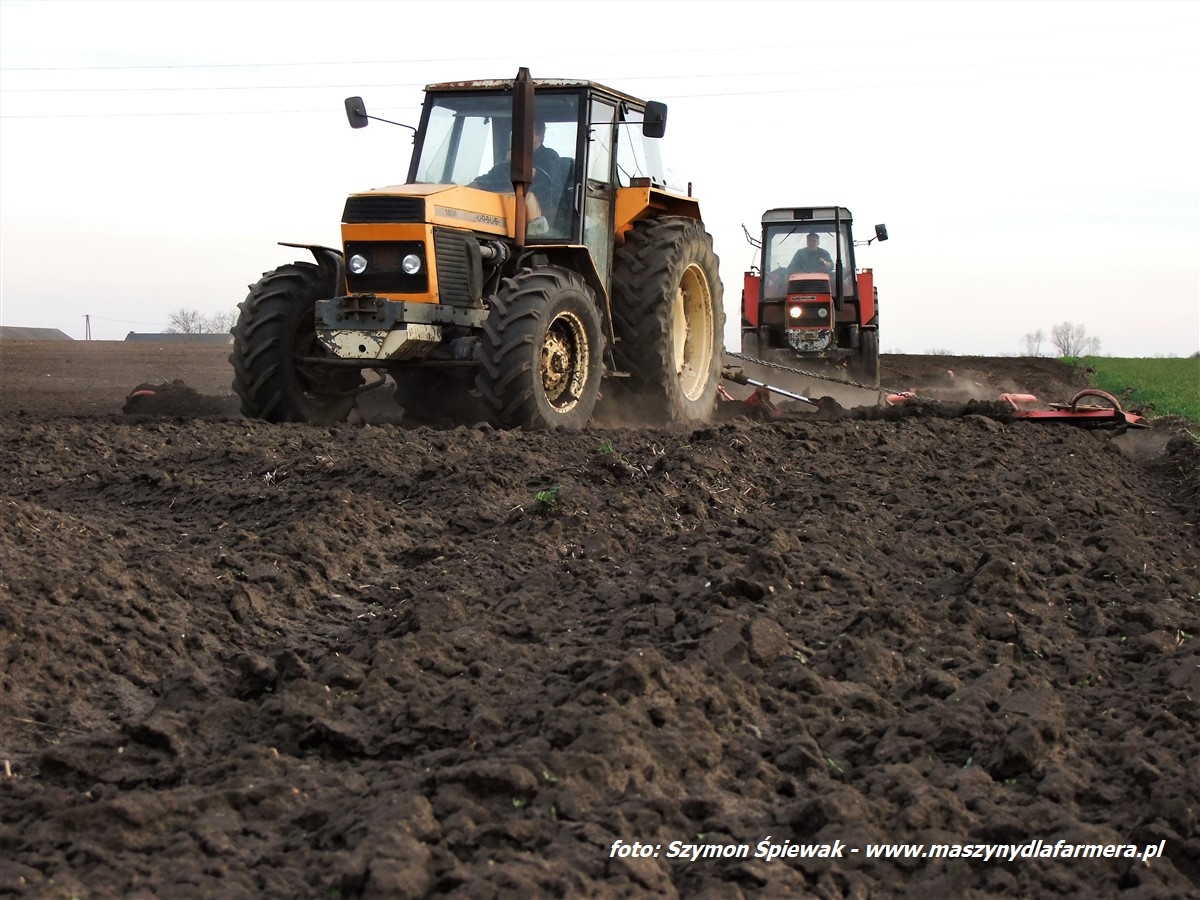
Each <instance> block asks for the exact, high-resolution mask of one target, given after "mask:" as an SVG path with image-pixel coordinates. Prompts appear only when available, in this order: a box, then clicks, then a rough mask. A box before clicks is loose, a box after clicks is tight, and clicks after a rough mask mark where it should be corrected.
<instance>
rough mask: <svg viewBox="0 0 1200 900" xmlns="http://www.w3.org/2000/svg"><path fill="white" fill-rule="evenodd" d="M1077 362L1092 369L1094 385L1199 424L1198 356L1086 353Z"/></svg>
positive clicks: (1156, 410)
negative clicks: (1123, 356) (1129, 356)
mask: <svg viewBox="0 0 1200 900" xmlns="http://www.w3.org/2000/svg"><path fill="white" fill-rule="evenodd" d="M1079 362H1080V364H1081V365H1083V366H1086V367H1088V368H1090V369H1092V370H1093V371H1094V372H1095V375H1093V376H1092V382H1093V383H1094V384H1095V385H1096V386H1097V387H1099V388H1101V389H1102V390H1105V391H1108V392H1109V393H1110V394H1113V395H1114V396H1117V397H1121V398H1122V399H1123V401H1124V402H1126V403H1128V404H1131V405H1132V404H1137V405H1142V406H1145V407H1147V408H1148V409H1150V410H1153V411H1154V412H1155V413H1157V414H1158V415H1177V416H1186V417H1187V418H1189V419H1191V420H1192V421H1193V422H1196V423H1197V424H1200V359H1195V358H1191V359H1115V358H1112V357H1107V356H1089V357H1085V358H1084V359H1081V360H1080V361H1079Z"/></svg>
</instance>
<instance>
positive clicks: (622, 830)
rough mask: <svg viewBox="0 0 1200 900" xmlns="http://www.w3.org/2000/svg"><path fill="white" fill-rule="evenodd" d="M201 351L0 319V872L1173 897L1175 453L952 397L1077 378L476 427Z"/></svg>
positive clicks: (1179, 640) (1193, 484)
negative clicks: (283, 416) (56, 337)
mask: <svg viewBox="0 0 1200 900" xmlns="http://www.w3.org/2000/svg"><path fill="white" fill-rule="evenodd" d="M226 353H227V350H226V349H225V348H219V347H217V348H213V347H198V348H187V347H145V346H130V345H122V344H102V345H93V344H83V343H78V344H75V343H64V344H61V345H59V344H56V345H50V344H41V345H32V344H18V343H13V342H4V343H0V376H2V377H0V462H2V464H3V470H4V472H5V475H6V478H5V481H4V486H3V489H2V491H3V493H2V496H0V660H2V661H3V662H2V664H0V668H2V671H0V696H2V697H3V706H2V708H0V715H2V717H3V718H2V720H0V721H2V722H3V728H2V729H0V760H3V771H2V773H0V893H4V894H6V895H12V896H28V897H73V896H74V897H81V898H89V897H97V898H99V897H115V896H121V897H125V896H136V897H182V898H187V897H205V898H208V897H223V898H241V897H297V898H300V897H304V898H307V897H313V898H332V897H341V898H348V897H380V898H383V897H386V898H396V897H423V896H455V897H471V898H475V897H510V896H511V897H538V896H544V897H629V896H662V897H695V896H703V897H730V898H738V897H762V898H776V897H784V896H788V897H806V896H812V897H822V898H850V897H854V898H873V897H895V896H920V897H1046V896H1052V897H1077V898H1089V900H1090V898H1097V897H1100V898H1104V897H1122V898H1191V897H1196V896H1197V895H1198V894H1200V862H1198V860H1200V778H1198V777H1197V774H1198V766H1200V752H1198V749H1197V741H1196V734H1197V732H1198V731H1200V706H1198V704H1197V697H1198V692H1200V637H1197V635H1200V572H1198V569H1197V565H1198V563H1197V560H1198V559H1200V552H1198V548H1197V536H1198V530H1197V522H1198V521H1200V456H1198V450H1197V444H1196V443H1195V441H1194V440H1193V439H1191V438H1189V437H1187V436H1186V435H1183V434H1176V433H1175V431H1173V430H1172V429H1171V428H1169V427H1166V426H1163V427H1161V428H1160V427H1155V428H1151V429H1148V430H1145V431H1141V432H1136V431H1129V432H1126V433H1124V434H1113V433H1111V432H1104V431H1087V430H1083V429H1079V428H1075V427H1073V426H1068V425H1061V424H1046V423H1033V422H1027V421H1013V420H1012V418H1011V417H1007V416H1005V415H1004V413H1003V407H1001V406H1000V405H999V404H996V403H992V402H988V401H989V400H992V399H994V398H995V397H996V396H997V395H998V393H999V392H1001V391H1017V392H1029V393H1034V394H1036V395H1037V396H1038V397H1039V398H1041V399H1043V400H1045V401H1050V400H1066V399H1069V397H1070V395H1071V394H1072V393H1073V392H1074V391H1075V390H1077V389H1078V388H1079V387H1080V385H1079V384H1077V383H1075V381H1074V378H1075V376H1074V374H1073V371H1072V369H1071V368H1070V367H1067V366H1065V365H1063V364H1062V363H1060V362H1058V361H1055V360H1045V359H1015V358H1014V359H997V360H990V359H978V358H972V359H955V358H949V357H945V358H940V357H911V356H903V357H901V356H885V357H883V381H884V383H885V384H887V385H889V386H892V387H895V388H897V389H905V390H913V391H915V392H918V393H920V394H921V395H922V396H924V397H935V398H938V399H940V400H941V401H942V402H940V403H934V402H924V401H923V402H919V403H913V404H907V405H905V406H902V407H895V408H892V409H881V408H878V407H868V408H863V409H851V410H849V411H846V412H837V411H836V410H835V409H834V408H833V407H826V408H825V409H823V410H822V412H820V413H812V414H803V413H799V412H798V411H796V410H792V409H789V410H788V411H789V412H792V413H794V414H793V415H791V416H789V417H788V418H785V419H781V420H771V421H763V420H758V419H753V418H749V417H747V416H746V415H742V414H741V410H742V407H740V405H736V404H735V405H730V406H727V407H724V408H723V409H722V412H723V415H722V416H721V417H720V419H719V420H718V421H714V422H713V423H711V424H709V425H705V426H701V427H693V428H657V429H652V428H627V427H617V426H600V425H598V426H595V427H592V428H589V429H587V430H585V431H583V432H579V433H559V432H555V433H521V432H508V433H506V432H496V431H493V430H491V429H488V428H483V427H459V428H452V429H451V428H447V429H435V428H425V427H422V428H412V427H408V426H405V425H403V424H397V423H396V422H395V421H394V419H395V417H394V415H391V414H389V411H388V409H387V407H386V404H378V405H374V406H366V407H364V409H363V410H362V411H361V414H359V415H357V416H356V417H355V420H354V421H355V424H346V425H342V426H337V427H324V428H316V427H309V426H299V425H295V426H271V425H268V424H265V423H261V422H253V421H246V420H243V419H241V418H240V417H239V416H238V415H237V413H236V409H235V406H234V404H233V403H232V400H231V398H230V397H229V388H228V384H229V372H228V366H227V364H226V363H225V355H226ZM176 379H178V380H180V381H181V382H182V384H177V385H174V386H173V387H172V386H170V385H169V383H170V382H172V381H174V380H176ZM143 384H149V385H154V386H158V388H159V389H158V393H157V394H155V395H154V397H144V398H139V399H137V400H134V401H127V399H126V398H127V395H128V394H129V393H130V392H131V390H132V389H133V388H135V387H137V386H139V385H143ZM790 387H792V388H793V389H802V390H803V391H804V392H806V393H807V394H809V395H816V396H819V395H820V391H821V390H822V389H823V385H822V384H820V383H814V384H807V385H805V384H803V383H800V384H798V385H790ZM972 401H983V402H972ZM126 406H128V408H129V409H130V412H123V411H122V410H123V409H125V408H126ZM831 410H832V411H831ZM617 841H621V842H624V845H625V846H626V847H628V846H629V845H631V844H632V843H633V842H635V841H637V842H641V843H643V844H645V845H648V847H649V848H654V849H646V853H647V854H648V855H641V852H640V848H639V852H638V853H628V852H625V853H623V852H621V851H619V850H618V851H617V852H614V850H613V848H614V844H615V842H617ZM1039 841H1040V842H1042V843H1040V844H1038V843H1037V842H1039ZM764 842H765V843H764ZM785 842H790V843H788V844H785ZM673 844H675V845H676V848H677V850H678V851H679V853H678V854H676V855H674V856H672V855H671V847H672V845H673ZM760 845H762V846H764V847H767V848H769V847H771V846H775V847H776V848H783V847H785V846H791V845H805V846H806V847H807V846H811V847H813V848H816V849H817V851H818V853H819V852H820V848H821V847H824V848H825V850H824V855H816V856H807V855H806V856H800V855H795V856H790V857H789V856H787V855H781V856H780V857H778V858H773V859H768V858H765V857H763V856H757V857H756V856H755V854H756V852H757V850H758V848H759V846H760ZM876 845H891V846H894V847H895V846H899V845H913V846H916V845H920V847H921V849H919V850H913V849H911V848H910V849H909V850H908V851H907V853H908V854H911V855H905V853H906V851H897V852H899V853H900V855H897V856H892V857H876V856H872V857H869V856H868V853H869V852H872V851H871V848H873V847H875V846H876ZM933 845H939V846H943V847H945V848H947V849H946V850H944V851H942V850H938V851H932V850H931V849H930V848H931V847H932V846H933ZM1126 845H1129V846H1132V847H1133V848H1134V850H1133V851H1130V852H1132V853H1133V854H1134V856H1129V855H1128V854H1127V853H1126V851H1125V849H1124V848H1125V846H1126ZM684 846H686V847H687V848H688V849H686V850H684V849H682V848H683V847H684ZM999 847H1004V848H1005V849H1004V850H1003V851H997V850H996V848H999ZM1076 847H1079V848H1104V847H1119V848H1120V849H1119V850H1117V851H1115V852H1116V854H1117V855H1115V856H1114V855H1112V851H1110V853H1109V855H1108V856H1104V855H1103V852H1104V851H1103V850H1101V851H1099V852H1100V853H1101V855H1100V856H1099V858H1083V859H1081V858H1075V857H1074V856H1068V855H1067V852H1064V850H1063V848H1068V851H1070V852H1074V848H1076ZM725 848H731V849H725ZM741 848H746V853H745V856H741V855H739V854H740V853H741ZM839 848H840V849H839ZM977 848H978V849H977ZM986 848H991V849H986ZM1160 851H1161V852H1160ZM806 852H807V851H806ZM997 852H999V853H1001V854H1003V858H1002V859H997V858H996V853H997ZM1081 852H1082V851H1081ZM976 853H978V855H979V858H974V857H975V854H976ZM985 854H990V855H991V858H989V859H984V858H983V856H984V855H985ZM1022 854H1023V855H1022ZM693 857H694V858H693ZM1011 857H1015V858H1011Z"/></svg>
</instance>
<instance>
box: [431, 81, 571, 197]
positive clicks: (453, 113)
mask: <svg viewBox="0 0 1200 900" xmlns="http://www.w3.org/2000/svg"><path fill="white" fill-rule="evenodd" d="M579 99H580V98H579V95H578V94H576V93H570V94H551V93H544V92H539V93H538V94H537V95H536V97H535V98H534V118H535V120H540V121H543V122H545V124H546V134H545V137H544V138H543V145H544V146H545V147H548V148H550V149H551V150H554V151H555V152H556V154H557V155H559V156H562V157H568V158H569V157H574V156H575V146H576V140H577V138H578V134H579ZM511 142H512V95H511V94H506V93H501V92H490V93H472V94H445V95H439V96H437V97H434V98H433V99H432V104H431V106H430V110H429V118H428V120H427V121H426V124H425V136H424V140H423V141H422V143H421V155H420V158H419V159H418V160H417V165H416V168H415V170H414V172H413V177H412V179H411V180H412V181H415V182H417V183H420V184H459V185H467V184H471V183H472V182H474V181H478V180H480V179H481V178H484V177H486V176H487V175H488V174H489V173H492V172H493V170H496V175H497V176H499V175H501V174H502V175H503V176H504V178H505V179H507V177H508V167H509V166H510V165H511V163H510V162H509V159H510V157H509V148H510V144H511ZM534 164H535V165H536V164H537V160H536V158H535V163H534ZM497 167H499V169H497ZM511 189H512V188H511V185H510V186H509V190H511Z"/></svg>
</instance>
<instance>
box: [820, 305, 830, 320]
mask: <svg viewBox="0 0 1200 900" xmlns="http://www.w3.org/2000/svg"><path fill="white" fill-rule="evenodd" d="M817 315H818V316H820V317H821V318H822V319H827V318H829V310H827V309H826V308H825V307H823V306H822V307H821V308H820V309H818V310H817Z"/></svg>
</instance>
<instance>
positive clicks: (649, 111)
mask: <svg viewBox="0 0 1200 900" xmlns="http://www.w3.org/2000/svg"><path fill="white" fill-rule="evenodd" d="M666 133H667V104H665V103H660V102H659V101H657V100H651V101H650V102H649V103H647V104H646V118H645V119H643V120H642V134H644V135H645V136H646V137H649V138H660V137H662V136H663V135H664V134H666Z"/></svg>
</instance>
